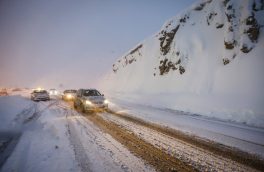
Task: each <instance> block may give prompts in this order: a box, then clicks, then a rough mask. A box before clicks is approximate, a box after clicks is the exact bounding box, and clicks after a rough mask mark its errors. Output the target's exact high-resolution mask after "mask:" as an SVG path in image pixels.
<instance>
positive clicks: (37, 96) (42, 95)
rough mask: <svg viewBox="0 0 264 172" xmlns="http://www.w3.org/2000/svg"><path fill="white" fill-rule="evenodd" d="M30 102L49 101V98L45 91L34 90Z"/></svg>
mask: <svg viewBox="0 0 264 172" xmlns="http://www.w3.org/2000/svg"><path fill="white" fill-rule="evenodd" d="M31 100H33V101H41V100H50V96H49V94H48V92H47V91H46V90H34V91H33V92H32V93H31Z"/></svg>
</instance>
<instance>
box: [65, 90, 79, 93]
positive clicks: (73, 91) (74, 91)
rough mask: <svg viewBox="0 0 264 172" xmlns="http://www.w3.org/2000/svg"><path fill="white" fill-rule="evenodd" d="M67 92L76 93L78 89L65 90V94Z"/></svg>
mask: <svg viewBox="0 0 264 172" xmlns="http://www.w3.org/2000/svg"><path fill="white" fill-rule="evenodd" d="M65 93H76V90H65V91H64V94H65Z"/></svg>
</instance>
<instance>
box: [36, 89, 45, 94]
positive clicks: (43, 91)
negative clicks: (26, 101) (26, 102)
mask: <svg viewBox="0 0 264 172" xmlns="http://www.w3.org/2000/svg"><path fill="white" fill-rule="evenodd" d="M34 93H42V94H43V93H48V92H47V91H46V90H40V91H39V90H35V91H34Z"/></svg>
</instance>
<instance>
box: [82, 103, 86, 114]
mask: <svg viewBox="0 0 264 172" xmlns="http://www.w3.org/2000/svg"><path fill="white" fill-rule="evenodd" d="M81 112H82V113H86V110H85V108H84V106H83V105H81Z"/></svg>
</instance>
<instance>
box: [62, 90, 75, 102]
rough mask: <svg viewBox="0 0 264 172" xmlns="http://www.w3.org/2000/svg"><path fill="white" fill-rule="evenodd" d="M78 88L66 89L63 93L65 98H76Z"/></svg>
mask: <svg viewBox="0 0 264 172" xmlns="http://www.w3.org/2000/svg"><path fill="white" fill-rule="evenodd" d="M76 93H77V90H65V91H64V92H63V94H62V99H63V100H66V101H67V100H74V99H75V97H76Z"/></svg>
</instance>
